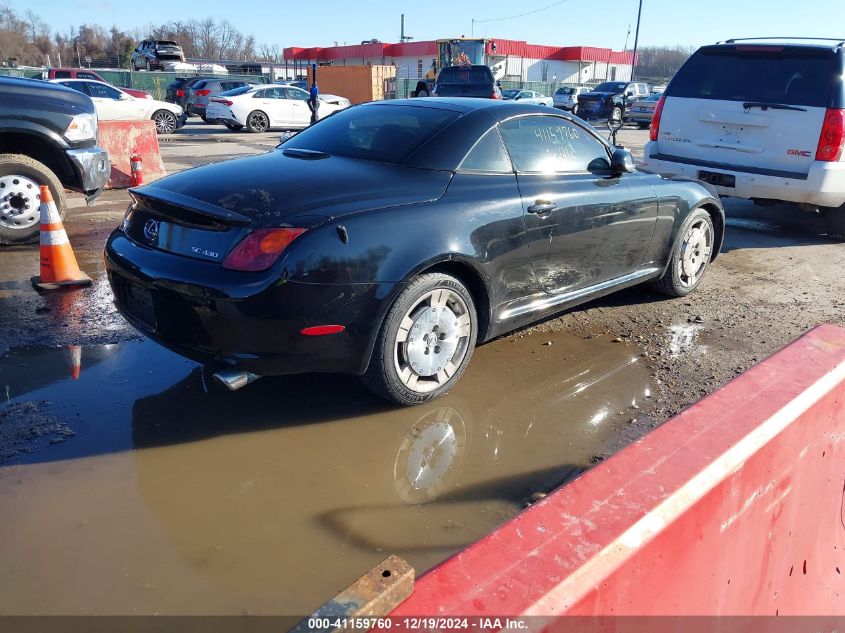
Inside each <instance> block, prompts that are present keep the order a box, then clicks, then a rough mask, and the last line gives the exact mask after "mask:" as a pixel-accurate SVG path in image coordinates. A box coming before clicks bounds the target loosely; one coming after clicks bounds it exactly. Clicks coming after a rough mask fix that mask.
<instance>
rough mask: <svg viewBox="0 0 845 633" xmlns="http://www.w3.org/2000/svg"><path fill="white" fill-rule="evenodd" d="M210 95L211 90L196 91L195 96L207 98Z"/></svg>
mask: <svg viewBox="0 0 845 633" xmlns="http://www.w3.org/2000/svg"><path fill="white" fill-rule="evenodd" d="M210 94H211V90H197V91H196V95H197V96H198V97H207V96H208V95H210Z"/></svg>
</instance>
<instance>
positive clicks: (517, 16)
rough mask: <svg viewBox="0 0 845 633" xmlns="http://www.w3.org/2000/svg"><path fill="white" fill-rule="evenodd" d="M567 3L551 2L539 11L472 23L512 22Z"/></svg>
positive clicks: (562, 1)
mask: <svg viewBox="0 0 845 633" xmlns="http://www.w3.org/2000/svg"><path fill="white" fill-rule="evenodd" d="M567 1H568V0H558V2H553V3H552V4H549V5H547V6H545V7H541V8H539V9H534V10H533V11H526V12H525V13H519V14H517V15H509V16H507V17H504V18H485V19H483V20H476V19H473V22H479V23H480V22H503V21H504V20H513V19H515V18H522V17H525V16H526V15H533V14H534V13H540V11H545V10H546V9H551V8H552V7H556V6H558V5H559V4H563V3H564V2H567Z"/></svg>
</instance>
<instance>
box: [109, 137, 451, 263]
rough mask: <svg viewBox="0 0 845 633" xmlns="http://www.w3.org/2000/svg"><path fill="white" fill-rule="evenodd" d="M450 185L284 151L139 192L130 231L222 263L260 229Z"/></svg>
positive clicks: (445, 176) (424, 195)
mask: <svg viewBox="0 0 845 633" xmlns="http://www.w3.org/2000/svg"><path fill="white" fill-rule="evenodd" d="M288 154H292V153H291V152H288ZM450 178H451V173H450V172H442V171H432V170H424V169H414V168H410V167H404V166H400V165H388V164H383V163H374V162H369V161H363V160H356V159H351V158H343V157H337V156H329V155H328V154H322V153H320V152H312V153H310V154H309V155H305V154H302V153H301V152H300V154H299V155H296V156H294V155H285V152H283V151H281V150H277V151H273V152H269V153H267V154H260V155H258V156H250V157H247V158H242V159H238V160H230V161H226V162H223V163H217V164H214V165H207V166H205V167H201V168H197V169H192V170H187V171H184V172H181V173H179V174H175V175H173V176H169V177H167V178H164V179H162V180H158V181H156V182H154V183H152V184H150V185H147V186H145V187H142V188H140V189H134V190H133V191H132V194H133V198H134V200H135V202H134V204H133V205H132V207H131V209H130V213H129V214H128V215H127V219H126V221H125V223H124V229H125V230H126V233H127V235H129V237H130V238H132V239H133V240H135V241H137V242H138V243H141V244H144V245H146V246H150V247H154V248H157V249H160V250H165V251H169V252H172V253H177V254H179V255H184V256H187V257H193V258H198V259H205V260H209V261H222V260H223V259H224V258H225V256H226V254H227V253H228V252H229V251H230V250H231V248H232V247H233V246H234V245H235V244H236V243H237V242H239V241H240V240H241V239H242V238H243V237H244V236H245V235H246V234H247V233H249V232H250V231H252V230H254V229H257V228H263V227H284V226H294V227H300V228H313V227H315V226H317V225H319V224H322V223H324V222H327V221H329V220H331V219H334V218H338V217H342V216H344V215H348V214H352V213H359V212H362V211H367V210H371V209H378V208H384V207H390V206H399V205H407V204H414V203H420V202H427V201H434V200H437V199H438V198H440V197H441V196H442V195H443V193H444V192H445V190H446V187H447V186H448V184H449V180H450Z"/></svg>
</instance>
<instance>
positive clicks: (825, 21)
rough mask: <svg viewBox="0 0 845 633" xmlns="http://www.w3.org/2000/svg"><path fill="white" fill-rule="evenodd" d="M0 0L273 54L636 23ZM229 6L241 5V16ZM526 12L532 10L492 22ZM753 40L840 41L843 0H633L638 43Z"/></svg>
mask: <svg viewBox="0 0 845 633" xmlns="http://www.w3.org/2000/svg"><path fill="white" fill-rule="evenodd" d="M8 1H9V3H10V4H11V5H12V7H13V8H14V9H15V10H17V11H18V12H19V13H21V14H22V13H23V12H24V11H25V10H26V9H27V8H31V9H32V10H34V11H35V12H36V13H38V14H40V15H41V16H43V18H44V20H45V21H46V22H47V23H48V24H50V26H51V28H52V29H53V30H61V31H66V29H67V26H68V25H71V24H72V25H79V24H82V23H99V24H100V25H102V26H106V27H110V26H112V24H115V25H117V26H118V27H119V28H122V29H125V30H131V29H134V28H143V27H144V26H146V25H148V24H150V19H149V17H148V16H160V17H158V18H157V19H156V20H155V22H161V21H166V20H167V19H168V18H169V19H180V20H190V19H192V18H203V17H207V16H212V17H215V18H225V19H227V20H229V21H230V22H231V23H232V24H233V25H234V26H235V27H236V28H238V29H239V30H241V31H243V32H244V33H251V34H253V35H254V36H255V37H256V40H257V41H258V42H259V43H267V44H271V45H272V44H277V45H279V46H281V47H285V46H331V45H333V44H334V42H335V41H337V42H338V43H339V44H343V43H344V42H346V43H349V44H357V43H360V42H361V40H365V39H370V38H378V39H380V40H382V41H384V42H395V41H398V39H399V16H400V14H401V13H404V14H405V32H406V33H407V34H408V35H412V36H414V38H415V39H417V40H425V39H436V38H438V37H452V36H458V35H466V36H469V35H470V30H471V28H472V20H473V19H475V20H490V19H496V21H490V22H480V21H479V22H477V23H476V24H475V35H476V36H489V37H499V38H508V39H518V40H528V41H529V42H531V43H534V44H549V45H560V46H575V45H585V46H602V47H609V48H614V49H617V50H621V49H622V47H623V46H624V44H625V36H626V33H627V31H628V27H629V25H630V28H631V35H630V37H629V38H628V47H629V48H630V47H632V46H633V41H634V28H635V25H636V19H637V0H605V2H589V1H586V2H585V1H584V0H563V1H562V2H555V0H520V1H518V2H514V1H513V0H510V1H506V0H486V1H484V2H461V1H460V0H452V1H446V0H418V1H416V2H410V1H408V0H394V1H388V0H370V1H369V2H367V1H364V2H360V1H359V2H353V1H350V0H309V1H306V2H290V1H285V0H281V1H280V0H250V1H249V2H235V3H232V2H222V1H221V0H204V1H203V2H194V3H191V2H173V0H142V2H126V1H124V0H62V1H61V2H58V1H57V0H27V1H24V0H8ZM550 5H554V6H550ZM233 7H242V8H243V12H235V11H233V10H232V8H233ZM544 7H548V8H545V9H544ZM531 11H536V12H535V13H531V14H530V15H524V16H522V17H513V18H512V19H502V20H499V19H498V18H509V17H511V16H515V15H518V14H521V13H527V12H531ZM311 12H313V15H311V14H310V13H311ZM762 35H802V36H813V37H841V38H845V0H804V1H803V2H800V1H799V2H795V1H786V0H703V1H700V0H698V1H694V0H643V17H642V24H641V27H640V44H641V45H645V46H648V45H675V44H680V45H684V46H699V45H701V44H707V43H712V42H715V41H718V40H720V39H726V38H728V37H740V36H743V37H752V36H762Z"/></svg>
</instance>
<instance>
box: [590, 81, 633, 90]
mask: <svg viewBox="0 0 845 633" xmlns="http://www.w3.org/2000/svg"><path fill="white" fill-rule="evenodd" d="M627 85H628V84H626V83H624V82H619V81H605V82H604V83H603V84H599V85H598V86H596V87H595V88H593V92H622V91H623V90H625V86H627Z"/></svg>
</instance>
